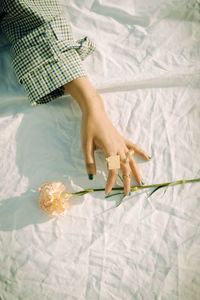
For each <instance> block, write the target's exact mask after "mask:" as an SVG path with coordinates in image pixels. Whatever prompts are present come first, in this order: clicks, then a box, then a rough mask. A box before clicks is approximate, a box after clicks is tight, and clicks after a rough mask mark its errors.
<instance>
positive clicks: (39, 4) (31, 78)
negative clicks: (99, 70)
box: [1, 0, 95, 105]
mask: <svg viewBox="0 0 200 300" xmlns="http://www.w3.org/2000/svg"><path fill="white" fill-rule="evenodd" d="M58 1H59V0H58ZM58 1H57V0H51V1H49V0H2V1H1V10H2V11H3V13H4V17H3V19H2V22H1V27H2V30H3V31H4V32H5V34H6V36H7V38H8V40H9V42H10V43H11V51H10V54H11V58H12V60H11V63H12V66H13V68H14V71H15V73H16V76H17V79H18V81H19V83H20V84H22V85H23V86H24V89H25V91H26V93H27V95H28V97H29V99H30V103H31V104H32V105H34V104H43V103H47V102H49V101H51V100H53V99H55V98H56V97H58V96H61V95H63V94H64V87H63V85H64V84H66V83H68V82H70V81H72V80H73V79H75V78H78V77H82V76H87V75H86V73H85V71H84V69H83V65H82V61H83V60H84V59H85V58H86V57H87V56H88V55H89V54H91V53H92V52H93V51H94V49H95V44H94V43H93V42H92V41H91V40H90V39H89V38H88V37H87V36H85V37H84V38H82V39H80V40H77V41H74V39H73V35H72V30H71V26H70V24H69V22H68V21H67V20H66V19H65V18H64V17H63V16H62V15H61V7H60V5H59V3H58Z"/></svg>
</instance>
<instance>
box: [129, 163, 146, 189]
mask: <svg viewBox="0 0 200 300" xmlns="http://www.w3.org/2000/svg"><path fill="white" fill-rule="evenodd" d="M129 165H130V168H131V170H132V172H133V175H134V177H135V179H136V181H137V183H138V184H139V185H140V186H141V185H143V182H142V178H141V175H140V171H139V169H138V166H137V163H136V161H135V158H134V157H132V158H131V159H130V161H129Z"/></svg>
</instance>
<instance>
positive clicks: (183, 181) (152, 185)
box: [71, 178, 200, 196]
mask: <svg viewBox="0 0 200 300" xmlns="http://www.w3.org/2000/svg"><path fill="white" fill-rule="evenodd" d="M199 181H200V178H196V179H188V180H177V181H169V182H164V183H158V184H150V185H143V186H137V185H134V186H131V190H133V189H134V188H137V189H148V188H151V187H158V186H168V185H176V184H184V183H190V182H199ZM112 190H124V188H123V187H113V188H112ZM99 191H105V189H103V188H101V189H87V190H83V191H79V192H75V193H71V194H72V195H80V196H81V195H84V194H87V193H93V192H99Z"/></svg>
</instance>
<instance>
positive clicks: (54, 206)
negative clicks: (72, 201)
mask: <svg viewBox="0 0 200 300" xmlns="http://www.w3.org/2000/svg"><path fill="white" fill-rule="evenodd" d="M38 191H39V197H38V200H39V204H40V207H41V208H42V209H43V210H44V211H45V212H46V213H47V214H48V215H49V216H50V217H56V216H64V215H65V213H66V209H67V207H68V204H67V203H66V200H68V199H69V198H70V197H71V194H69V193H67V192H66V187H65V185H64V184H63V183H62V182H45V183H43V184H42V185H41V186H40V187H39V188H38Z"/></svg>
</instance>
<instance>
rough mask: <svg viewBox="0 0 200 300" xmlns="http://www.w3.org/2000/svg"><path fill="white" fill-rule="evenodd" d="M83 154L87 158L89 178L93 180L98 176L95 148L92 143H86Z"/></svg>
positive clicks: (86, 164)
mask: <svg viewBox="0 0 200 300" xmlns="http://www.w3.org/2000/svg"><path fill="white" fill-rule="evenodd" d="M83 154H84V158H85V166H86V171H87V174H88V178H89V179H90V180H92V179H94V178H95V176H96V165H95V157H94V147H93V145H92V142H87V143H86V145H85V147H84V148H83Z"/></svg>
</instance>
